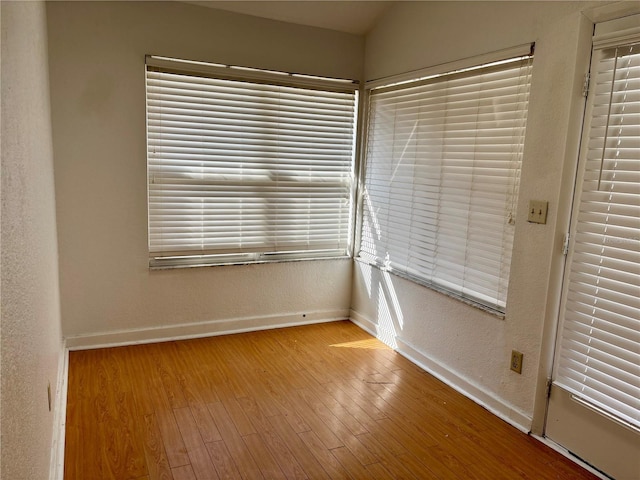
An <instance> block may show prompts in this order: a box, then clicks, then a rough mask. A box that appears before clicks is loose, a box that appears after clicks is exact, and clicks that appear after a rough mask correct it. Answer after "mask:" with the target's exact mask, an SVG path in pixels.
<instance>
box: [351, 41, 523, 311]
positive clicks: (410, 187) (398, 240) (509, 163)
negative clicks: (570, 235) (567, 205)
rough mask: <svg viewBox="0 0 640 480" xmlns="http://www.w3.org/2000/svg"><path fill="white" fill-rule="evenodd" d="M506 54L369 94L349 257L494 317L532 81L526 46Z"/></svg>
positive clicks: (503, 281) (507, 256) (503, 288)
mask: <svg viewBox="0 0 640 480" xmlns="http://www.w3.org/2000/svg"><path fill="white" fill-rule="evenodd" d="M515 50H517V53H516V55H518V56H517V57H516V58H510V59H508V60H504V59H505V58H507V57H504V56H502V57H501V58H500V56H498V58H496V59H493V60H492V61H491V63H486V64H483V65H482V66H479V67H472V68H463V69H458V70H456V71H453V72H450V73H444V74H440V73H437V74H433V75H424V76H423V78H418V79H415V80H412V81H401V82H397V81H395V83H391V81H390V82H388V83H390V84H387V85H385V84H384V83H383V84H382V85H379V86H374V87H373V88H371V89H370V91H369V104H368V108H369V112H368V135H367V140H366V167H365V168H366V171H365V175H364V185H365V190H364V192H363V204H362V224H361V233H360V246H359V254H358V257H359V259H360V260H362V261H366V262H369V263H372V264H374V265H377V266H379V267H381V268H383V269H387V270H389V271H391V272H395V273H397V274H399V275H401V276H405V277H408V278H410V279H412V280H415V281H417V282H419V283H421V284H425V285H428V286H430V287H432V288H435V289H437V290H441V291H445V292H447V293H449V294H452V295H454V296H456V297H458V298H462V299H464V300H465V301H468V302H471V303H473V304H477V305H480V306H482V307H484V308H488V309H490V310H492V311H498V312H504V308H505V304H506V296H507V286H508V281H509V266H510V261H511V249H512V243H513V231H514V223H515V213H516V212H515V210H516V204H517V199H518V186H519V178H520V165H521V160H522V150H523V144H524V133H525V125H526V118H527V104H528V96H529V83H530V76H531V60H532V54H531V46H529V45H527V46H526V47H521V48H517V49H515ZM502 53H503V54H504V52H502ZM513 53H514V51H511V52H509V54H511V55H512V54H513ZM498 60H500V61H498ZM426 73H427V74H428V73H429V72H426ZM392 81H394V80H392Z"/></svg>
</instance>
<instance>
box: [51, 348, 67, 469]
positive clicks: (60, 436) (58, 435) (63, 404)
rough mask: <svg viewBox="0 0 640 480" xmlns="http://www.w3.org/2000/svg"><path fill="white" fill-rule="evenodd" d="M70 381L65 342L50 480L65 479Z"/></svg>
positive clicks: (58, 383)
mask: <svg viewBox="0 0 640 480" xmlns="http://www.w3.org/2000/svg"><path fill="white" fill-rule="evenodd" d="M68 380H69V350H68V349H67V347H66V345H65V343H64V341H63V342H62V350H61V352H60V359H59V360H58V378H57V379H56V390H55V401H54V403H53V412H54V415H53V434H52V440H51V460H50V465H49V480H63V478H64V444H65V433H66V428H65V427H66V420H67V390H68V389H67V386H68Z"/></svg>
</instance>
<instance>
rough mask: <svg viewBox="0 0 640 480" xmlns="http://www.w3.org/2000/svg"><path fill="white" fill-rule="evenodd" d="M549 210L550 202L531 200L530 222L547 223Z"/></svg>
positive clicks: (528, 219)
mask: <svg viewBox="0 0 640 480" xmlns="http://www.w3.org/2000/svg"><path fill="white" fill-rule="evenodd" d="M547 210H549V202H546V201H544V200H529V217H528V218H527V221H528V222H529V223H542V224H544V223H547Z"/></svg>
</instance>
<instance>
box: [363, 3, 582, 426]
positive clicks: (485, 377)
mask: <svg viewBox="0 0 640 480" xmlns="http://www.w3.org/2000/svg"><path fill="white" fill-rule="evenodd" d="M587 6H588V5H587V4H586V3H585V2H403V3H401V4H399V5H397V6H394V7H393V8H392V9H391V10H390V11H389V12H388V14H387V15H386V16H385V18H384V19H383V20H382V22H380V23H379V24H378V26H377V27H376V28H375V29H374V30H373V31H372V32H371V33H370V34H369V35H368V36H367V42H366V53H365V59H366V61H365V76H366V79H377V78H381V77H385V76H389V75H393V74H399V73H403V72H406V71H411V70H416V69H420V68H424V67H429V66H433V65H438V64H443V63H447V62H452V61H456V60H460V59H464V58H468V57H472V56H474V55H480V54H483V53H488V52H491V51H496V50H501V49H505V48H509V47H513V46H516V45H520V44H526V43H529V42H534V41H535V42H536V50H535V58H534V64H533V78H532V87H531V97H530V106H529V116H528V124H527V134H526V135H527V137H526V144H525V152H524V160H523V170H522V177H521V187H520V201H519V205H518V211H519V212H525V211H526V208H527V204H528V202H529V200H531V199H535V200H547V201H549V216H548V221H547V224H546V225H537V224H529V223H527V221H526V216H525V215H524V214H523V213H520V214H519V215H518V218H517V220H516V233H515V244H514V252H513V261H512V266H511V278H510V285H509V297H508V301H507V313H506V318H505V319H501V318H498V317H496V316H493V315H490V314H487V313H485V312H482V311H480V310H478V309H476V308H473V307H469V306H466V305H464V304H462V303H460V302H458V301H456V300H454V299H451V298H449V297H446V296H444V295H442V294H438V293H435V292H433V291H431V290H429V289H427V288H422V287H419V286H417V285H415V284H412V283H410V282H407V281H405V280H402V279H399V278H396V277H385V276H384V275H381V274H380V273H379V272H378V271H377V270H375V269H374V270H372V269H370V268H369V267H368V266H363V265H360V264H356V267H355V283H354V297H353V310H354V316H355V317H356V319H357V320H359V321H360V322H361V323H362V324H363V325H365V326H367V327H368V328H371V329H374V328H378V329H380V330H381V331H383V332H385V333H383V335H386V336H387V337H388V338H391V337H393V336H396V335H397V336H398V340H397V341H398V344H399V346H400V348H401V350H404V351H406V352H407V353H408V354H410V355H412V356H413V357H414V358H416V359H417V360H419V361H421V362H422V363H423V364H424V365H426V366H428V367H429V368H431V369H432V370H433V371H435V372H437V373H439V374H441V375H442V377H443V378H446V379H448V380H449V381H450V382H451V383H453V384H456V385H457V386H458V387H459V388H461V389H463V390H465V391H466V392H467V393H468V394H470V395H471V396H473V397H475V398H476V399H478V400H480V401H481V402H482V403H484V404H485V405H487V406H488V407H489V408H490V409H492V410H493V411H495V412H496V413H498V414H499V415H501V416H503V417H505V418H508V419H510V420H511V421H512V422H514V423H516V424H519V425H520V426H521V427H522V428H523V429H525V430H528V429H529V428H531V427H532V419H533V416H534V410H535V411H536V425H534V428H536V429H538V425H537V423H538V420H539V419H540V415H541V414H540V411H541V410H540V408H539V405H540V404H541V405H544V402H543V401H541V399H540V395H541V394H542V392H543V390H544V388H543V386H544V380H545V377H546V375H548V373H549V368H550V365H551V363H550V362H551V351H552V345H553V333H552V332H553V323H554V322H555V315H556V313H557V306H558V292H559V278H560V272H561V265H562V255H561V254H560V250H561V243H562V236H563V233H564V232H565V230H566V228H567V219H568V214H569V208H570V191H571V184H572V181H573V178H572V177H573V172H574V168H575V164H576V161H577V146H578V133H579V130H580V112H581V109H582V106H583V98H582V97H581V78H582V74H583V73H585V72H586V71H587V68H588V66H587V65H588V63H587V62H588V59H589V48H590V47H589V39H590V34H591V27H592V24H591V23H590V22H589V21H587V20H586V18H585V17H584V16H583V15H582V13H581V11H582V10H584V9H585V8H586V7H587ZM549 332H551V333H549ZM512 349H516V350H519V351H521V352H523V353H524V370H523V372H522V375H518V374H516V373H514V372H512V371H510V370H509V359H510V353H511V350H512ZM536 400H537V401H538V405H536ZM542 412H543V411H542Z"/></svg>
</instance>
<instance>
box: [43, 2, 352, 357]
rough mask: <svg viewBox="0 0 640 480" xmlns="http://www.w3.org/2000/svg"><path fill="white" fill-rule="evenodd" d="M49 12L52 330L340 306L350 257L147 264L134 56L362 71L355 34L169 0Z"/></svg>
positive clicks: (247, 323) (322, 311) (151, 326)
mask: <svg viewBox="0 0 640 480" xmlns="http://www.w3.org/2000/svg"><path fill="white" fill-rule="evenodd" d="M47 14H48V27H49V59H50V76H51V92H52V119H53V122H52V123H53V134H54V152H55V159H56V160H55V169H56V191H57V213H58V235H59V236H58V240H59V246H60V282H61V305H62V323H63V333H64V335H65V336H66V337H73V336H91V338H84V339H80V340H78V339H75V340H74V339H73V338H71V339H70V340H69V342H70V345H72V346H73V345H82V344H100V343H109V342H117V341H129V340H143V339H150V338H162V337H165V338H166V337H170V336H180V335H191V334H198V333H204V332H217V331H227V330H235V329H242V328H259V327H263V326H268V325H274V324H279V323H283V322H289V323H291V322H297V321H303V322H306V321H314V320H323V319H331V318H336V317H342V318H345V317H346V316H347V315H348V313H349V306H350V298H351V272H352V264H351V262H350V261H349V260H322V261H312V262H294V263H280V264H271V265H251V266H229V267H212V268H192V269H177V270H170V271H149V269H148V250H147V209H146V181H147V179H146V153H145V152H146V144H145V97H144V55H145V54H158V55H165V56H174V57H178V58H187V59H195V60H203V61H211V62H219V63H231V64H235V65H248V66H253V67H261V68H268V69H277V70H285V71H293V72H301V73H308V74H316V75H327V76H338V77H348V78H357V79H359V78H361V76H362V69H363V67H362V66H363V49H364V39H363V38H362V37H358V36H354V35H349V34H343V33H338V32H332V31H329V30H322V29H317V28H311V27H303V26H296V25H292V24H287V23H281V22H276V21H271V20H265V19H259V18H256V17H248V16H243V15H238V14H234V13H229V12H223V11H217V10H212V9H208V8H204V7H200V6H195V5H187V4H182V3H173V2H69V3H66V2H49V3H48V4H47ZM303 314H306V317H303V316H302V315H303ZM199 322H211V323H209V324H206V323H205V324H201V323H199ZM194 323H196V324H197V325H193V324H194ZM123 330H136V332H124V333H123V332H122V331H123Z"/></svg>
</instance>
